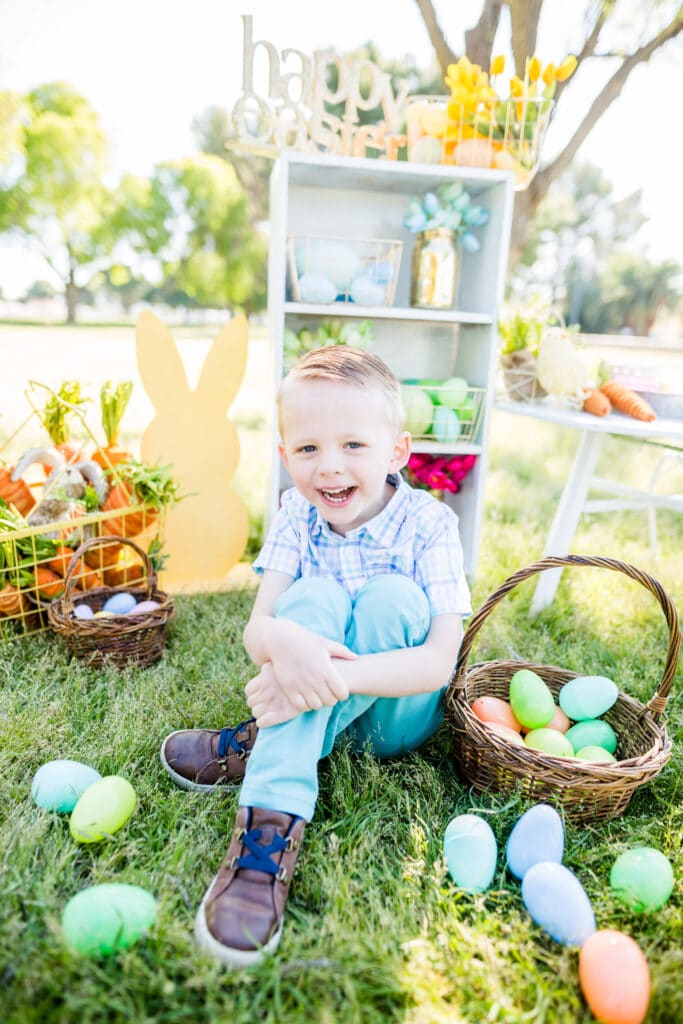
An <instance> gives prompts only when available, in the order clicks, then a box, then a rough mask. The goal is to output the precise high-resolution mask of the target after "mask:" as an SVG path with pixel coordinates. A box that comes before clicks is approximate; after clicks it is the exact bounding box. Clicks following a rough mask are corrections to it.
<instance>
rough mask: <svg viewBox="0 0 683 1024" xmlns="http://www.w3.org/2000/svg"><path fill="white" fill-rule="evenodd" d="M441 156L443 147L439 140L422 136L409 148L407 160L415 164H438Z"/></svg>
mask: <svg viewBox="0 0 683 1024" xmlns="http://www.w3.org/2000/svg"><path fill="white" fill-rule="evenodd" d="M442 155H443V146H442V144H441V142H440V141H439V139H433V138H432V137H431V136H430V135H423V136H422V138H421V139H417V141H416V142H414V143H413V145H412V146H411V147H410V153H409V156H408V159H409V160H410V161H411V163H416V164H440V163H441V157H442Z"/></svg>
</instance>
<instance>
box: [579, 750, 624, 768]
mask: <svg viewBox="0 0 683 1024" xmlns="http://www.w3.org/2000/svg"><path fill="white" fill-rule="evenodd" d="M574 756H575V757H576V759H577V760H578V761H593V762H594V763H595V764H616V760H617V759H616V757H615V756H614V754H610V752H609V750H605V748H604V747H596V746H588V747H581V749H580V750H577V751H576V754H575V755H574Z"/></svg>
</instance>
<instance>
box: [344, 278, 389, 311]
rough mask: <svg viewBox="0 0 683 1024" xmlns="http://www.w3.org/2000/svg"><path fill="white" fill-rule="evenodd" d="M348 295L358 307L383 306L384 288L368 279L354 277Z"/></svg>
mask: <svg viewBox="0 0 683 1024" xmlns="http://www.w3.org/2000/svg"><path fill="white" fill-rule="evenodd" d="M349 295H350V296H351V298H352V299H353V301H354V302H355V303H357V304H358V305H359V306H385V305H386V295H387V291H386V288H385V287H384V286H383V285H381V284H377V282H376V281H372V280H371V279H370V278H369V277H354V279H353V281H352V282H351V284H350V286H349Z"/></svg>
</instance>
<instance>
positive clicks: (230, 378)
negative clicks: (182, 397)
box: [197, 316, 249, 412]
mask: <svg viewBox="0 0 683 1024" xmlns="http://www.w3.org/2000/svg"><path fill="white" fill-rule="evenodd" d="M248 340H249V330H248V326H247V320H246V317H244V316H236V317H235V318H234V319H233V320H231V321H230V323H228V324H225V326H224V327H222V328H221V330H220V331H219V333H218V335H217V336H216V338H215V339H214V342H213V344H212V345H211V348H210V349H209V352H208V355H207V357H206V359H205V360H204V365H203V366H202V372H201V374H200V376H199V383H198V385H197V393H198V395H200V397H201V398H202V400H204V399H207V400H208V398H209V396H210V395H211V396H215V398H216V402H220V403H221V404H222V406H223V407H224V408H225V411H226V412H227V411H228V409H229V408H230V406H231V404H232V402H233V399H234V398H235V395H236V394H237V392H238V391H239V388H240V384H241V383H242V378H243V377H244V371H245V369H246V365H247V345H248ZM216 402H214V403H212V404H214V405H215V404H216Z"/></svg>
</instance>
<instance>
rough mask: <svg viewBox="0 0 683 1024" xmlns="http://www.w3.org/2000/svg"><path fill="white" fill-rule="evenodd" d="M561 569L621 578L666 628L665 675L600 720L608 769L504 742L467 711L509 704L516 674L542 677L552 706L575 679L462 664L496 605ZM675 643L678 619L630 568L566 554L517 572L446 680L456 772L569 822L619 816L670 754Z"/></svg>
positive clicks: (547, 671) (490, 603) (505, 664)
mask: <svg viewBox="0 0 683 1024" xmlns="http://www.w3.org/2000/svg"><path fill="white" fill-rule="evenodd" d="M564 566H594V567H598V568H603V569H613V570H615V571H617V572H622V573H624V575H626V576H629V577H630V578H631V579H633V580H636V582H638V583H640V584H642V586H644V587H645V588H646V589H647V590H649V591H650V592H651V593H652V594H653V595H654V597H655V598H656V599H657V601H658V602H659V604H660V606H661V608H662V611H663V612H664V617H665V619H666V622H667V625H668V627H669V649H668V653H667V658H666V664H665V666H664V674H663V676H662V680H661V682H660V684H659V687H658V689H657V690H656V692H655V695H654V696H653V697H652V699H651V700H649V701H648V703H647V705H643V704H641V703H640V701H638V700H635V699H634V698H633V697H630V696H628V695H627V694H624V693H622V692H621V691H620V692H619V695H618V697H617V700H616V703H615V704H614V705H613V706H612V707H611V708H610V710H609V711H608V712H606V714H605V715H604V716H603V717H604V718H605V720H606V721H608V722H609V723H610V724H611V725H612V727H613V728H614V730H615V732H616V733H617V736H618V738H619V745H618V748H617V753H616V756H617V758H618V760H617V762H616V763H614V764H598V763H591V762H587V761H576V760H570V759H568V758H562V757H555V756H552V755H550V754H545V753H541V752H540V751H537V750H531V749H529V748H527V747H525V746H523V745H521V744H514V743H509V742H507V741H506V740H504V739H502V738H501V737H499V736H497V735H496V734H495V733H493V732H492V731H491V730H490V729H487V727H486V726H485V725H484V723H483V722H481V721H480V720H479V719H478V718H477V717H476V716H475V714H474V712H473V711H472V709H471V704H472V701H474V700H476V698H477V697H482V696H485V695H489V696H495V697H500V698H502V699H504V700H508V695H509V684H510V678H511V677H512V675H513V674H514V673H515V672H516V671H517V670H518V669H520V668H527V669H531V670H532V671H533V672H536V673H537V674H538V675H539V676H541V678H542V679H543V680H544V681H545V683H546V684H547V686H548V687H549V688H550V690H551V691H552V693H553V696H554V697H555V699H556V700H557V697H558V695H559V692H560V690H561V688H562V686H563V685H564V684H565V683H566V682H568V681H569V680H570V679H574V678H575V677H576V676H577V675H578V674H579V673H577V672H570V671H568V670H567V669H563V668H556V667H554V666H552V665H538V664H535V663H533V662H522V661H490V662H486V663H481V664H477V665H472V666H471V667H469V668H468V666H467V661H468V658H469V655H470V651H471V649H472V644H473V642H474V638H475V637H476V635H477V633H478V632H479V630H480V629H481V627H482V626H483V624H484V622H485V621H486V619H487V618H488V616H489V614H490V613H491V611H492V610H493V609H494V608H495V606H496V605H497V604H498V602H499V601H502V599H503V598H504V597H505V596H506V595H507V594H509V593H510V591H511V590H513V589H514V588H515V587H516V586H517V585H518V584H519V583H522V582H523V581H524V580H526V579H528V578H529V577H530V576H533V575H535V574H536V573H540V572H543V571H544V570H545V569H553V568H558V567H564ZM680 645H681V633H680V629H679V625H678V615H677V612H676V607H675V605H674V604H673V602H672V600H671V598H670V597H669V596H668V595H667V594H666V592H665V591H664V590H663V588H662V586H661V584H659V583H658V582H657V580H655V579H653V577H652V576H649V575H648V574H647V573H645V572H643V571H642V570H640V569H637V568H635V566H633V565H628V564H626V563H624V562H620V561H617V560H616V559H611V558H599V557H593V556H585V555H567V556H565V557H555V556H548V557H547V558H543V559H541V560H540V561H538V562H534V564H533V565H530V566H528V567H527V568H526V569H521V570H519V572H516V573H515V574H514V575H512V576H510V577H509V578H508V579H507V580H505V582H504V583H503V584H502V585H501V586H500V587H499V588H498V589H497V590H496V591H494V593H493V594H492V595H491V596H490V597H489V598H488V600H487V601H485V603H484V604H483V605H482V607H481V608H480V609H479V611H478V612H477V614H476V615H474V616H473V618H472V619H471V621H470V623H469V626H468V628H467V631H466V633H465V636H464V638H463V641H462V645H461V648H460V655H459V657H458V663H457V665H456V667H455V670H454V672H453V675H452V677H451V680H450V682H449V687H448V690H447V693H446V721H447V723H448V725H449V727H450V730H451V735H452V743H453V758H454V767H455V770H456V772H457V773H458V774H459V775H460V776H461V778H462V779H463V780H464V781H465V782H466V783H468V784H469V785H471V786H472V788H473V789H474V790H475V791H477V792H482V791H484V790H490V791H493V792H507V791H512V790H516V791H518V792H519V793H521V795H522V796H523V797H524V798H525V799H529V800H543V801H548V802H550V803H555V804H559V805H561V806H562V807H563V808H564V811H565V813H566V815H567V817H568V818H571V819H572V820H573V821H578V822H581V821H595V820H597V819H602V818H611V817H615V816H616V815H618V814H621V813H622V811H623V810H624V809H625V807H626V806H627V804H628V802H629V801H630V799H631V797H632V796H633V794H634V792H635V791H636V789H637V788H638V787H639V786H642V785H644V784H645V783H646V782H650V781H651V780H652V779H654V778H655V776H656V775H658V774H659V772H661V770H662V768H663V767H664V766H665V764H666V762H667V761H668V759H669V756H670V754H671V741H670V739H669V737H668V735H667V731H666V727H665V725H664V724H663V723H662V722H660V721H659V719H660V716H661V715H662V713H663V711H664V709H665V708H666V704H667V700H668V696H669V691H670V690H671V684H672V682H673V678H674V674H675V672H676V664H677V662H678V654H679V649H680Z"/></svg>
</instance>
